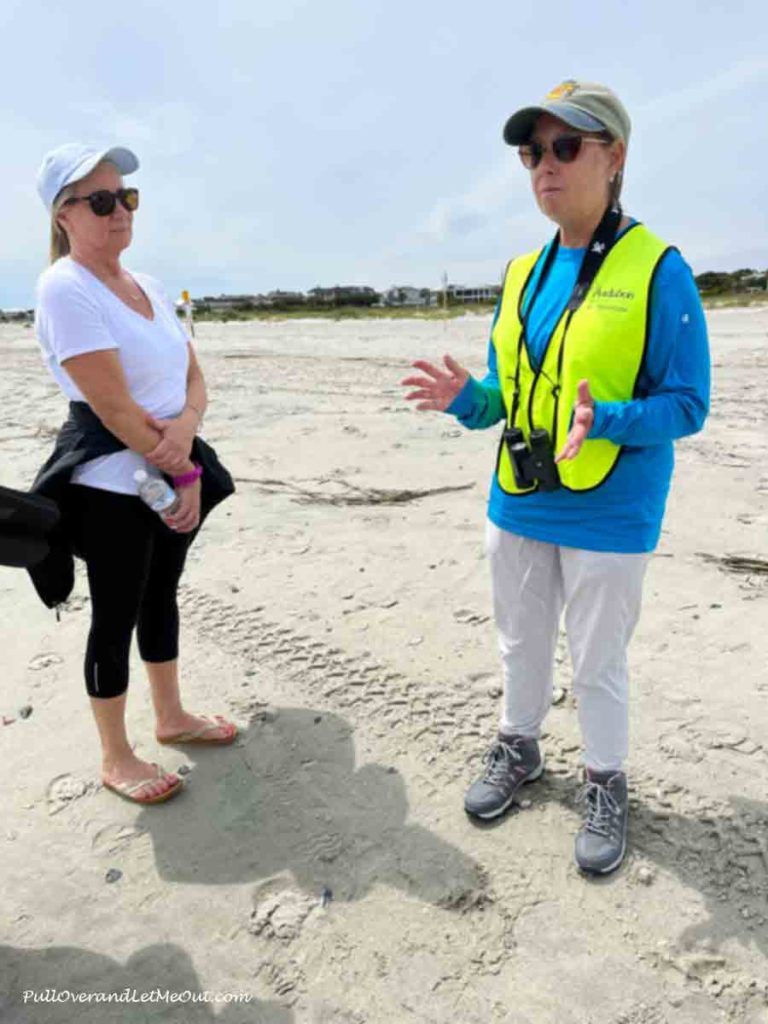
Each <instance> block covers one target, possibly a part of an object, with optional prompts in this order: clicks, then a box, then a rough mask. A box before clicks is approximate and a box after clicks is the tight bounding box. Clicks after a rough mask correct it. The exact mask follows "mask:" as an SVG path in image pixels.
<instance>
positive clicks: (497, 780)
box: [464, 735, 544, 818]
mask: <svg viewBox="0 0 768 1024" xmlns="http://www.w3.org/2000/svg"><path fill="white" fill-rule="evenodd" d="M543 771H544V760H543V758H542V756H541V753H540V752H539V743H538V740H535V739H530V738H529V737H527V736H502V735H499V737H498V739H497V740H496V742H495V743H494V745H493V746H492V747H491V749H490V750H489V751H488V754H487V755H486V759H485V772H484V773H483V775H482V776H481V777H480V778H479V779H478V780H477V781H476V782H473V783H472V785H471V786H470V787H469V789H468V790H467V792H466V795H465V797H464V810H465V811H466V812H467V814H471V815H472V816H473V817H475V818H496V817H498V815H500V814H503V813H504V811H506V809H507V808H508V807H509V805H510V804H511V803H512V802H513V801H514V799H515V796H516V795H517V791H518V790H519V789H520V787H521V786H522V785H524V784H525V783H526V782H533V781H534V780H535V779H538V777H539V776H540V775H541V773H542V772H543Z"/></svg>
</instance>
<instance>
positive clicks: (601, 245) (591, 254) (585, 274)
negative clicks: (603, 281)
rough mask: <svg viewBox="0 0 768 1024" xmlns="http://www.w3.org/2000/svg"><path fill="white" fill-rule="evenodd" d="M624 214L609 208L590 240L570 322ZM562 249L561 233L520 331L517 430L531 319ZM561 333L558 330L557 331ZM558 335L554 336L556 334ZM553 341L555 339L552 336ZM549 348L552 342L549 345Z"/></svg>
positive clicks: (573, 294) (514, 407) (515, 405)
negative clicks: (524, 346) (522, 359)
mask: <svg viewBox="0 0 768 1024" xmlns="http://www.w3.org/2000/svg"><path fill="white" fill-rule="evenodd" d="M621 217H622V210H621V206H620V205H619V203H616V205H615V206H609V207H608V208H607V209H606V211H605V213H604V214H603V216H602V218H601V220H600V223H599V224H598V225H597V227H596V228H595V230H594V233H593V235H592V238H591V239H590V240H589V245H588V246H587V251H586V252H585V253H584V257H583V259H582V261H581V266H580V267H579V276H578V277H577V279H576V284H575V285H574V286H573V291H572V292H571V295H570V298H569V299H568V302H567V304H566V307H565V312H567V313H568V314H569V317H568V319H569V320H570V318H571V317H572V316H573V314H574V313H575V312H576V310H577V309H578V308H579V306H580V305H581V304H582V302H583V301H584V299H585V298H586V296H587V292H588V291H589V289H590V288H591V287H592V282H593V281H594V280H595V278H596V277H597V275H598V272H599V270H600V267H602V265H603V260H604V259H605V257H606V256H607V255H608V253H609V252H610V251H611V248H612V246H613V244H614V242H615V241H616V235H617V234H618V231H619V224H620V223H621ZM559 246H560V232H559V231H558V232H557V234H556V235H555V237H554V239H553V240H552V244H551V245H550V247H549V252H548V253H547V257H546V259H545V261H544V266H543V267H542V268H541V273H540V274H539V279H538V281H537V282H536V287H535V288H534V290H533V294H532V295H531V297H530V299H529V301H528V305H527V308H526V310H525V314H524V316H523V324H522V328H521V330H520V337H519V339H518V342H517V365H516V367H515V391H514V395H513V399H512V417H511V420H510V423H511V424H512V425H513V426H514V424H515V419H516V417H517V410H518V407H519V404H520V357H521V356H522V354H523V345H525V343H526V340H527V337H528V321H529V320H530V318H531V311H532V310H533V306H534V303H535V302H536V299H537V297H538V295H539V293H540V292H541V289H542V288H543V287H544V284H545V282H546V279H547V277H548V275H549V272H550V270H551V269H552V264H553V263H554V261H555V256H556V255H557V250H558V248H559ZM555 330H557V327H555ZM553 333H554V332H553ZM549 340H550V341H551V340H552V336H551V335H550V339H549ZM547 347H549V342H547ZM545 357H546V349H545V350H544V355H543V356H542V361H541V362H542V366H543V365H544V358H545Z"/></svg>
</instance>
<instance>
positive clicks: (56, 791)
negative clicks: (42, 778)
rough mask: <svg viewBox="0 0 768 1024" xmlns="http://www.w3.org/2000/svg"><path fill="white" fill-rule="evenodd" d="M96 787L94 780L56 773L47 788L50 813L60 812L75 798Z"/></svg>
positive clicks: (46, 799) (46, 798)
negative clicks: (88, 780) (87, 780)
mask: <svg viewBox="0 0 768 1024" xmlns="http://www.w3.org/2000/svg"><path fill="white" fill-rule="evenodd" d="M95 789H96V784H95V783H94V782H86V781H84V780H83V779H76V778H75V777H74V775H69V774H66V775H56V776H55V777H54V778H52V779H51V781H50V782H49V783H48V785H47V787H46V790H45V801H46V803H47V804H48V813H49V814H58V813H59V811H61V810H63V809H64V808H65V807H67V806H68V805H69V804H71V803H72V802H73V801H74V800H79V799H80V797H81V796H85V795H86V794H87V793H91V792H93V791H94V790H95Z"/></svg>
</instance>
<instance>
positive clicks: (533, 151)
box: [517, 135, 610, 171]
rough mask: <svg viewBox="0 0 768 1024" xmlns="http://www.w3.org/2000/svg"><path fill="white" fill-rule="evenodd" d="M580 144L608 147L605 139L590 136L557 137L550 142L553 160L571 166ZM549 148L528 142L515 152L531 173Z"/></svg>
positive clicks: (579, 150) (608, 143)
mask: <svg viewBox="0 0 768 1024" xmlns="http://www.w3.org/2000/svg"><path fill="white" fill-rule="evenodd" d="M582 142H596V143H598V145H600V146H610V142H608V140H607V139H597V138H594V137H593V136H591V135H558V137H557V138H556V139H553V140H552V147H551V148H552V152H553V153H554V154H555V159H556V160H557V161H558V162H559V163H561V164H572V163H573V161H574V160H575V159H576V157H577V156H578V155H579V153H580V152H581V144H582ZM549 148H550V147H549V146H544V145H542V143H541V142H529V143H527V145H525V146H520V147H519V148H518V150H517V152H518V155H519V156H520V159H521V161H522V163H523V167H527V168H528V170H529V171H532V170H533V169H534V167H538V166H539V164H540V163H541V158H542V157H543V156H544V154H545V153H546V151H547V150H548V149H549Z"/></svg>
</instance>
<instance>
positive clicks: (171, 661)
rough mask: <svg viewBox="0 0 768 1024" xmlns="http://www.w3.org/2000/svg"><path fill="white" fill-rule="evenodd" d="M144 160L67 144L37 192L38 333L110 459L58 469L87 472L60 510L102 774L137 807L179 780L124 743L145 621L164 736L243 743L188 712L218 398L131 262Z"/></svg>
mask: <svg viewBox="0 0 768 1024" xmlns="http://www.w3.org/2000/svg"><path fill="white" fill-rule="evenodd" d="M137 167H138V160H137V159H136V157H135V156H134V154H133V153H132V152H131V151H130V150H127V149H124V148H121V147H117V148H113V149H110V150H106V151H101V150H97V149H94V148H93V147H88V146H82V145H76V144H75V145H67V146H61V147H59V148H58V149H56V150H53V151H52V152H50V153H48V154H47V156H46V157H45V159H44V160H43V164H42V167H41V169H40V173H39V176H38V191H39V192H40V195H41V197H42V199H43V201H44V202H45V204H46V206H47V208H48V209H49V210H50V212H51V264H52V265H51V266H50V267H49V268H48V270H46V271H45V273H43V275H42V276H41V278H40V281H39V284H38V301H37V311H36V328H37V335H38V339H39V341H40V344H41V347H42V349H43V354H44V358H45V361H46V363H47V365H48V368H49V370H50V372H51V373H52V375H53V377H54V378H55V380H56V381H57V383H58V384H59V386H60V387H61V389H62V391H63V392H64V394H65V395H66V396H67V398H69V400H70V402H71V403H72V404H71V406H70V408H71V410H73V412H74V413H78V414H80V416H81V419H82V416H85V417H90V418H91V420H92V421H93V425H94V426H95V428H96V431H95V433H96V434H97V435H99V436H100V437H101V450H104V448H106V449H107V451H108V452H109V453H108V454H101V455H99V456H98V457H93V458H91V457H87V458H85V459H83V455H82V452H81V454H80V457H79V461H78V457H77V456H74V457H73V456H72V454H71V452H70V453H67V454H66V455H65V458H64V459H63V460H62V459H61V458H59V462H58V463H57V465H60V464H62V463H64V464H66V465H69V464H70V463H71V462H72V461H74V462H75V463H76V465H75V468H74V469H73V470H69V469H68V470H67V472H66V481H65V484H66V486H65V487H64V489H63V492H62V499H61V504H62V514H63V519H64V522H65V523H66V524H67V530H68V532H69V534H70V536H71V539H72V548H73V549H74V550H75V551H76V552H77V553H78V554H80V555H82V557H83V558H84V560H85V562H86V565H87V568H88V581H89V587H90V593H91V605H92V622H91V630H90V634H89V638H88V647H87V651H86V658H85V678H86V689H87V691H88V694H89V696H90V698H91V706H92V708H93V713H94V717H95V719H96V725H97V728H98V732H99V738H100V740H101V746H102V781H103V783H104V785H105V786H107V787H108V788H110V789H113V790H115V791H116V792H118V793H120V794H121V795H123V796H125V797H128V798H129V799H131V800H133V801H135V802H137V803H157V802H160V801H162V800H167V799H168V798H169V797H171V796H173V795H174V794H175V793H177V792H178V791H179V789H180V788H181V786H182V780H181V779H180V778H179V777H178V776H177V775H174V774H171V773H166V772H164V771H162V769H160V768H159V767H158V766H157V765H154V764H150V763H148V762H146V761H142V760H141V759H140V758H138V757H137V756H136V755H135V754H134V752H133V750H132V748H131V745H130V743H129V741H128V737H127V735H126V731H125V703H126V690H127V686H128V654H129V649H130V643H131V637H132V633H133V630H134V628H136V632H137V639H138V644H139V650H140V653H141V656H142V659H143V660H144V663H145V665H146V670H147V675H148V677H149V683H150V687H151V691H152V701H153V705H154V709H155V715H156V736H157V739H158V740H159V741H160V742H163V743H182V742H197V743H201V742H202V743H219V744H223V743H231V742H232V740H234V738H235V736H236V734H237V729H236V727H235V726H234V725H233V724H231V723H229V722H226V721H225V720H224V719H222V718H221V717H219V716H216V717H215V718H209V717H201V716H196V715H192V714H190V713H189V712H187V711H185V710H184V708H183V706H182V703H181V698H180V695H179V681H178V632H179V620H178V606H177V602H176V591H177V586H178V582H179V578H180V576H181V573H182V570H183V567H184V560H185V557H186V553H187V550H188V548H189V544H190V542H191V540H192V538H193V537H194V534H195V531H196V529H197V527H198V525H199V522H200V516H201V474H202V468H201V466H200V465H199V464H197V463H194V462H193V461H192V460H191V453H192V452H193V446H194V449H195V450H198V449H199V446H200V445H201V444H203V442H202V441H200V440H198V439H196V432H197V428H198V426H199V424H200V420H201V419H202V416H203V413H204V412H205V407H206V389H205V382H204V379H203V375H202V372H201V370H200V367H199V365H198V363H197V360H196V358H195V354H194V351H193V349H192V346H191V344H190V341H189V339H188V338H187V336H186V334H185V332H184V330H183V329H182V327H181V325H180V323H179V321H178V318H177V317H176V315H175V313H174V310H173V308H172V307H171V305H170V303H169V302H168V300H167V299H166V298H165V296H164V295H163V293H162V290H161V289H160V288H159V286H158V285H157V283H156V282H155V281H153V280H152V278H150V277H147V276H145V275H138V274H135V275H134V274H130V273H128V271H126V270H125V269H124V268H123V267H122V266H121V264H120V256H121V253H122V252H123V250H125V249H126V248H127V247H128V245H130V242H131V233H132V224H133V213H134V211H135V210H136V208H137V207H138V191H137V190H136V189H126V188H124V187H123V181H122V176H121V175H122V174H130V173H131V172H132V171H135V170H136V169H137ZM94 414H95V415H94ZM71 418H72V414H71ZM70 433H71V431H70ZM64 434H65V429H63V431H62V434H61V435H60V444H61V438H62V437H63V436H64ZM104 438H106V439H107V445H104V443H103V439H104ZM78 444H81V442H79V441H78ZM81 447H82V445H81ZM206 447H207V446H206ZM115 449H118V450H115ZM208 450H209V451H210V449H208ZM86 454H87V451H86ZM213 455H214V458H215V453H213ZM67 459H69V460H70V462H67ZM49 461H50V460H49ZM148 463H150V464H151V465H152V466H154V467H156V469H157V470H158V471H160V472H162V473H163V474H165V475H166V476H169V477H171V478H172V479H173V483H174V487H175V489H176V491H177V494H178V496H179V505H178V508H177V509H176V510H175V512H174V514H173V515H172V516H171V515H167V516H166V517H164V519H163V518H161V517H160V516H158V515H157V514H156V513H154V512H152V511H151V510H150V509H149V508H148V507H147V506H146V505H145V504H144V503H143V502H142V501H141V499H140V498H139V497H138V496H137V495H138V488H137V484H136V482H135V480H134V473H135V472H136V470H137V469H140V468H143V469H147V468H149V467H148ZM57 471H58V470H57ZM222 471H223V472H224V473H226V471H224V470H223V468H222ZM205 484H206V481H205V480H203V488H205ZM204 511H205V510H204ZM36 585H37V583H36ZM38 589H39V588H38Z"/></svg>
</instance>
